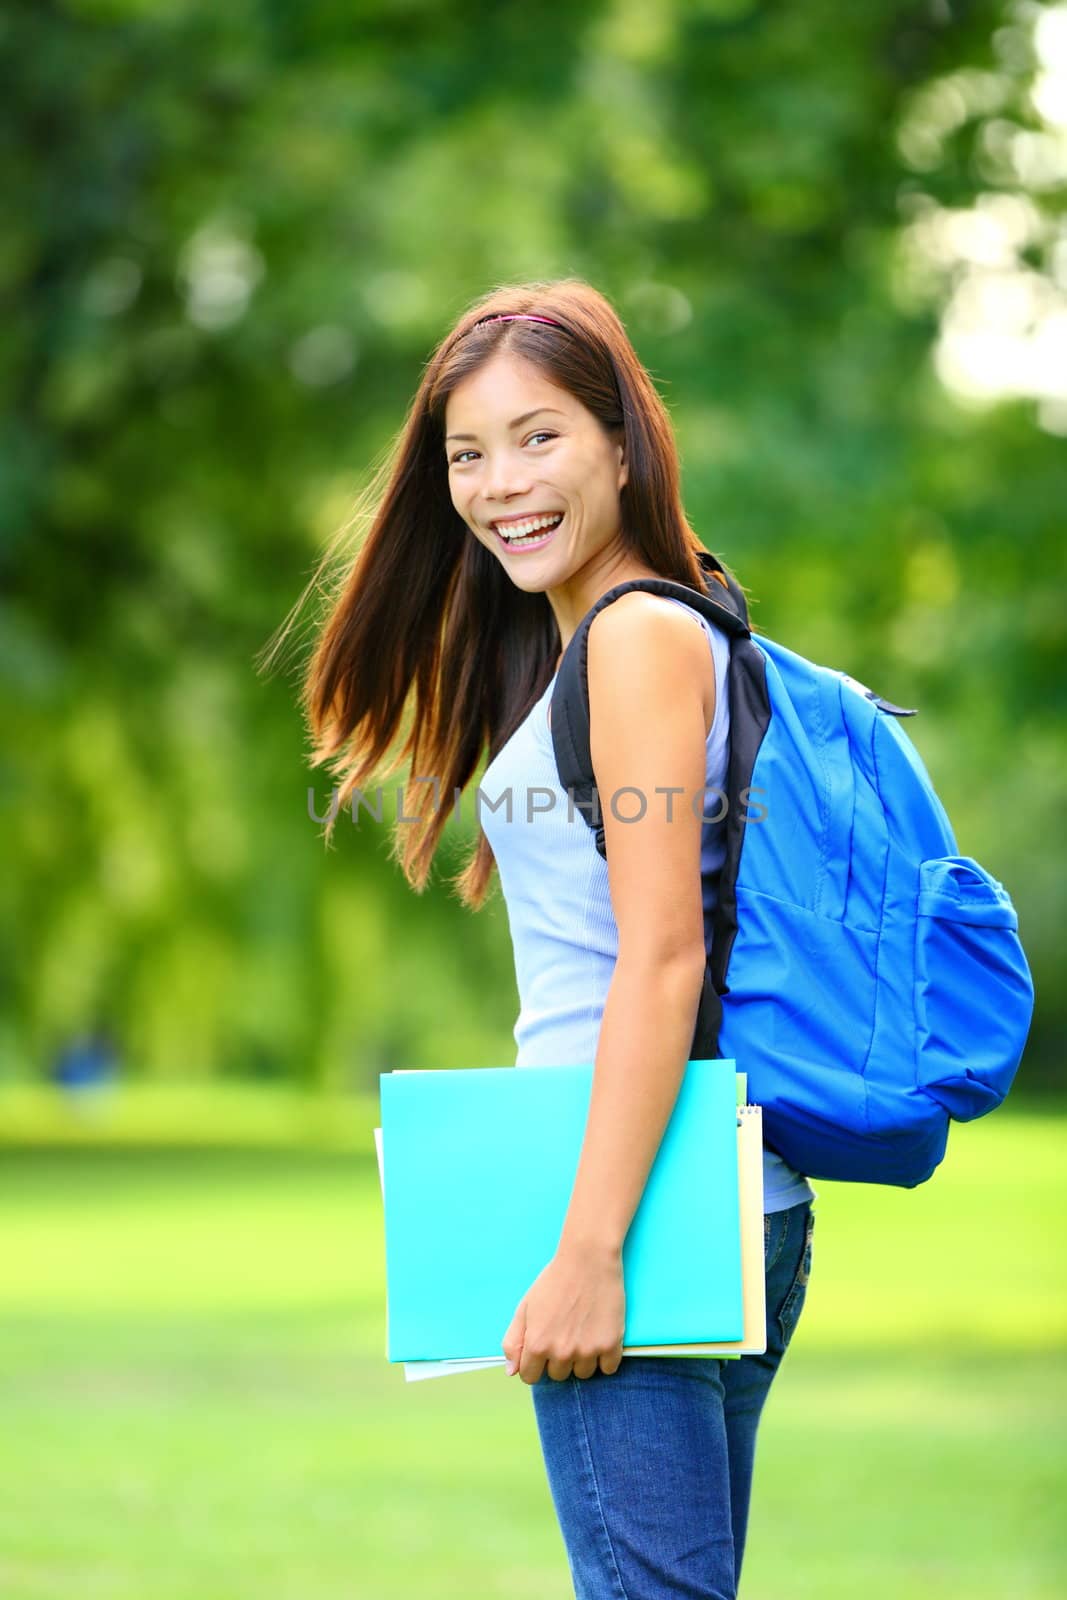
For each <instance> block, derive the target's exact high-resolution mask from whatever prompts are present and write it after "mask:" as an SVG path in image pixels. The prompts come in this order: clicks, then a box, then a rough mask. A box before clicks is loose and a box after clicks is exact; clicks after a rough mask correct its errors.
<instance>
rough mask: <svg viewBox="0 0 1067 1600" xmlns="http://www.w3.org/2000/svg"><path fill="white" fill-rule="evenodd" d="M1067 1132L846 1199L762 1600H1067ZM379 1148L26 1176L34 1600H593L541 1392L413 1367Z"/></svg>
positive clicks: (1, 1392) (1044, 1130)
mask: <svg viewBox="0 0 1067 1600" xmlns="http://www.w3.org/2000/svg"><path fill="white" fill-rule="evenodd" d="M1065 1126H1067V1123H1065V1122H1064V1120H1063V1119H1062V1118H1056V1119H1053V1118H1045V1119H1042V1118H1039V1117H1031V1116H1020V1115H1017V1114H1011V1113H1009V1112H1007V1111H1005V1112H1002V1113H1000V1114H999V1115H998V1116H997V1117H993V1118H990V1119H989V1120H988V1121H987V1122H986V1123H984V1124H976V1125H974V1126H972V1127H968V1128H957V1129H955V1130H954V1132H953V1137H952V1143H951V1150H950V1155H949V1158H948V1160H947V1161H946V1163H945V1166H944V1167H943V1168H942V1170H941V1171H940V1172H939V1173H938V1174H937V1175H936V1177H935V1178H934V1179H933V1181H932V1182H931V1183H930V1184H929V1185H927V1186H926V1187H925V1188H924V1189H920V1190H917V1191H915V1192H914V1193H905V1192H902V1191H894V1190H885V1191H879V1190H876V1189H870V1190H868V1189H865V1188H862V1187H855V1186H850V1187H837V1186H834V1185H830V1184H819V1185H817V1187H818V1189H819V1191H820V1194H819V1203H818V1222H817V1230H816V1240H815V1260H814V1269H813V1274H812V1281H811V1289H810V1294H809V1300H808V1305H807V1307H806V1309H805V1312H804V1315H803V1317H802V1318H801V1322H800V1325H799V1329H798V1332H797V1335H796V1338H795V1341H794V1343H793V1345H792V1347H791V1349H790V1351H789V1354H788V1356H787V1358H786V1364H785V1366H784V1368H783V1371H782V1374H781V1376H780V1378H779V1380H778V1381H777V1382H776V1384H775V1387H774V1389H773V1390H772V1393H771V1397H770V1400H769V1402H768V1406H767V1410H766V1412H765V1415H764V1422H763V1425H762V1430H761V1438H760V1454H759V1459H758V1463H757V1479H756V1488H755V1493H754V1499H753V1509H752V1522H751V1535H750V1546H749V1554H748V1558H747V1564H746V1573H745V1582H744V1585H743V1596H744V1600H785V1597H787V1596H788V1597H798V1600H801V1597H807V1596H811V1597H815V1596H818V1597H819V1600H845V1597H846V1596H847V1597H848V1600H854V1597H855V1596H856V1595H862V1596H863V1600H927V1597H930V1600H934V1597H936V1600H955V1597H956V1596H959V1597H961V1600H962V1597H967V1600H1052V1597H1053V1596H1056V1597H1059V1596H1060V1595H1062V1594H1063V1593H1064V1592H1067V1561H1065V1552H1064V1542H1065V1541H1064V1535H1063V1533H1062V1531H1061V1528H1062V1523H1063V1520H1064V1519H1063V1517H1062V1515H1061V1514H1060V1511H1061V1507H1062V1503H1063V1488H1064V1478H1065V1474H1064V1454H1065V1451H1064V1443H1063V1441H1064V1432H1065V1430H1064V1415H1065V1406H1064V1391H1065V1389H1067V1383H1065V1362H1064V1360H1063V1355H1062V1351H1063V1345H1064V1336H1065V1334H1067V1313H1065V1297H1064V1295H1063V1269H1062V1251H1061V1248H1060V1245H1059V1240H1060V1239H1061V1237H1062V1233H1063V1224H1064V1221H1065V1215H1064V1214H1065V1210H1067V1205H1065V1201H1067V1183H1065V1180H1064V1177H1063V1172H1062V1167H1063V1163H1062V1158H1061V1156H1060V1151H1061V1150H1062V1147H1063V1134H1064V1129H1065ZM356 1143H357V1148H356V1149H355V1150H339V1149H334V1150H330V1149H328V1148H319V1149H305V1150H303V1151H301V1150H296V1149H292V1148H289V1149H287V1148H285V1147H284V1144H283V1143H281V1142H275V1141H274V1139H273V1136H271V1137H270V1138H268V1139H267V1140H266V1142H265V1144H264V1147H262V1148H259V1149H256V1148H244V1149H226V1148H222V1147H219V1148H215V1149H195V1148H186V1149H182V1148H178V1147H171V1148H155V1149H151V1148H149V1149H144V1148H138V1147H137V1146H136V1144H134V1143H132V1142H131V1143H129V1144H128V1145H126V1146H123V1147H110V1148H109V1147H107V1146H102V1145H97V1146H96V1147H94V1141H93V1139H92V1138H87V1139H84V1140H80V1141H74V1142H71V1141H70V1140H67V1141H66V1145H67V1147H66V1148H58V1147H56V1146H54V1145H52V1146H45V1145H41V1146H39V1147H37V1148H32V1149H31V1148H24V1147H20V1146H18V1145H17V1144H15V1145H13V1144H9V1145H8V1146H7V1147H6V1148H5V1149H3V1150H2V1151H0V1247H2V1258H0V1259H2V1262H3V1271H2V1272H0V1482H2V1483H3V1485H4V1489H3V1493H2V1494H0V1594H2V1595H3V1596H4V1597H5V1600H74V1597H75V1596H77V1597H78V1600H82V1597H84V1596H89V1597H100V1600H125V1597H127V1596H130V1597H133V1596H136V1597H137V1600H149V1597H151V1600H194V1597H195V1600H215V1597H218V1600H245V1597H247V1600H253V1597H255V1600H282V1597H285V1600H290V1597H291V1600H342V1597H344V1600H352V1597H360V1600H362V1597H364V1596H365V1597H367V1600H400V1597H403V1600H414V1597H416V1596H417V1597H419V1600H497V1597H499V1600H505V1597H507V1600H526V1597H529V1600H534V1597H536V1600H556V1597H558V1600H566V1597H568V1596H569V1595H570V1594H571V1588H570V1583H569V1580H568V1576H567V1568H566V1561H565V1558H564V1555H563V1550H562V1546H561V1544H560V1542H559V1535H558V1532H557V1529H556V1525H555V1519H554V1515H553V1511H552V1506H551V1501H550V1498H549V1494H548V1489H547V1485H546V1483H545V1481H544V1477H543V1468H542V1466H541V1461H540V1454H539V1450H538V1445H537V1435H536V1429H535V1426H534V1420H533V1412H532V1406H531V1402H530V1396H529V1391H528V1390H527V1389H525V1388H524V1387H523V1386H522V1385H521V1384H519V1383H518V1382H517V1381H509V1380H507V1379H506V1378H505V1377H504V1376H503V1374H502V1373H501V1372H500V1371H492V1372H482V1373H474V1374H469V1375H466V1376H463V1377H456V1378H450V1379H443V1380H440V1381H437V1382H432V1383H424V1384H413V1385H407V1384H405V1383H404V1381H403V1377H402V1374H401V1372H400V1371H399V1370H398V1369H397V1368H394V1367H391V1366H389V1365H388V1364H387V1363H386V1361H385V1360H384V1318H383V1287H382V1284H383V1261H382V1253H381V1214H380V1206H379V1200H378V1193H377V1174H376V1169H375V1166H374V1162H373V1157H372V1156H371V1155H369V1154H366V1153H361V1152H360V1150H359V1148H358V1144H359V1140H357V1141H356Z"/></svg>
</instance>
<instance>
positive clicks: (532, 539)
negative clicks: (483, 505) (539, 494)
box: [489, 511, 564, 550]
mask: <svg viewBox="0 0 1067 1600" xmlns="http://www.w3.org/2000/svg"><path fill="white" fill-rule="evenodd" d="M563 517H564V513H563V512H562V511H545V512H542V513H540V514H539V515H536V516H530V517H516V518H514V519H512V520H501V521H500V522H491V523H490V524H489V526H490V527H491V528H492V530H493V532H494V533H495V534H496V536H497V538H498V539H499V540H500V543H501V544H502V545H503V546H504V548H505V549H506V550H540V549H541V547H542V545H546V544H548V542H549V540H550V539H552V538H553V536H554V534H555V532H556V529H557V528H558V527H559V525H560V523H561V522H562V521H563Z"/></svg>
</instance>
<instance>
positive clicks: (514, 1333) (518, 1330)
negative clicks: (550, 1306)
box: [500, 1295, 526, 1378]
mask: <svg viewBox="0 0 1067 1600" xmlns="http://www.w3.org/2000/svg"><path fill="white" fill-rule="evenodd" d="M525 1341H526V1296H525V1295H523V1297H522V1299H521V1300H520V1301H519V1303H518V1306H517V1307H516V1308H515V1315H514V1316H513V1317H512V1319H511V1323H510V1325H509V1327H508V1331H507V1333H506V1334H505V1335H504V1337H503V1339H502V1340H501V1343H500V1348H501V1349H502V1350H503V1352H504V1354H505V1356H506V1357H507V1362H508V1368H507V1370H508V1377H509V1378H510V1377H513V1376H514V1375H515V1373H516V1372H518V1370H519V1362H520V1361H521V1360H522V1347H523V1344H524V1343H525Z"/></svg>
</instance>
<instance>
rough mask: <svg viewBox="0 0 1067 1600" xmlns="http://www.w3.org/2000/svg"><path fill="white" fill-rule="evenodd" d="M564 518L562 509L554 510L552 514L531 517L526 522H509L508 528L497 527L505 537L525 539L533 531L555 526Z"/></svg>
mask: <svg viewBox="0 0 1067 1600" xmlns="http://www.w3.org/2000/svg"><path fill="white" fill-rule="evenodd" d="M562 520H563V513H562V512H561V511H554V512H552V514H551V515H550V516H544V517H530V518H529V519H528V520H527V521H526V522H509V523H508V525H507V527H506V529H505V528H502V527H498V528H497V532H498V533H499V534H501V535H503V537H504V538H505V539H523V538H526V537H527V535H529V534H531V533H537V532H538V531H539V530H540V529H541V528H551V527H554V526H555V524H556V523H557V522H561V521H562Z"/></svg>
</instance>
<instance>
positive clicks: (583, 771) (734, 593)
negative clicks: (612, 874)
mask: <svg viewBox="0 0 1067 1600" xmlns="http://www.w3.org/2000/svg"><path fill="white" fill-rule="evenodd" d="M699 560H700V564H701V567H702V568H703V570H704V573H705V575H706V576H707V578H709V579H710V580H711V581H710V582H709V583H708V590H709V592H708V593H700V592H698V591H697V590H696V589H691V588H690V587H689V585H688V584H684V583H673V582H672V581H671V580H670V579H668V578H635V579H633V580H631V581H630V582H629V583H620V584H616V586H615V587H614V588H613V589H609V590H608V591H607V593H606V594H602V595H601V597H600V599H599V600H598V601H597V602H596V604H595V605H593V606H591V607H590V609H589V610H588V611H587V612H586V614H585V616H584V617H583V618H582V620H581V622H580V623H579V624H578V627H577V628H576V630H575V633H574V637H573V639H572V640H571V642H570V644H569V645H568V646H567V648H566V650H565V651H564V653H563V659H562V660H561V662H560V664H559V673H558V675H557V678H556V686H555V688H554V689H553V691H552V716H551V719H550V726H551V732H552V746H553V750H554V752H555V757H556V770H557V772H558V774H559V781H560V784H561V786H562V787H563V789H565V790H570V791H571V792H572V794H573V799H574V806H575V808H576V809H577V810H580V811H581V812H582V815H583V817H584V819H585V821H586V823H587V824H588V826H589V827H590V828H591V829H592V830H593V834H594V836H595V839H596V847H597V850H598V851H599V852H600V854H601V855H602V856H603V857H604V858H605V859H607V846H606V844H605V840H604V824H603V820H602V818H601V817H600V814H599V804H598V802H597V799H596V794H595V791H596V780H595V777H594V774H593V758H592V753H591V748H590V717H589V628H590V625H591V623H592V621H593V618H594V617H595V616H596V615H597V614H598V613H599V612H601V611H603V610H604V608H605V606H609V605H611V604H612V602H613V601H615V600H618V598H619V596H620V595H624V594H628V593H629V592H630V590H631V589H644V590H646V591H647V592H648V593H649V594H662V595H666V596H667V597H668V598H670V599H674V600H684V601H685V603H686V604H687V605H690V606H692V607H693V609H694V611H699V612H701V613H702V615H703V616H705V617H707V619H708V621H709V622H714V623H715V624H716V626H717V627H719V628H721V629H722V630H723V632H724V633H727V634H729V635H730V638H731V639H748V638H750V637H751V633H752V630H751V628H750V626H749V621H748V607H747V605H746V603H745V596H744V593H743V591H742V589H741V586H740V585H739V584H738V583H737V581H736V579H735V578H733V577H732V576H731V575H730V574H729V573H727V572H726V570H725V569H724V568H723V566H722V565H721V563H720V562H719V561H718V559H717V558H716V557H715V556H713V555H712V554H711V552H710V550H702V551H700V552H699Z"/></svg>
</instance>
